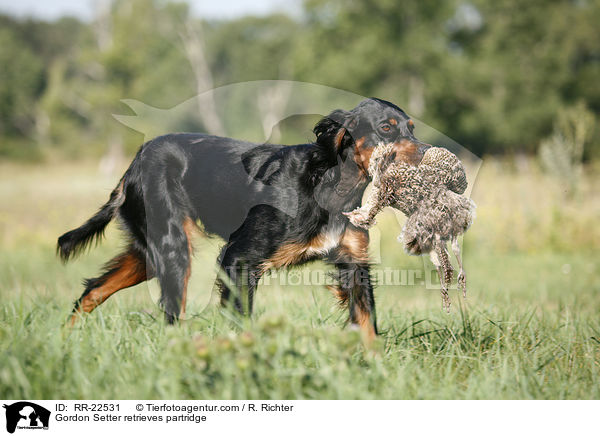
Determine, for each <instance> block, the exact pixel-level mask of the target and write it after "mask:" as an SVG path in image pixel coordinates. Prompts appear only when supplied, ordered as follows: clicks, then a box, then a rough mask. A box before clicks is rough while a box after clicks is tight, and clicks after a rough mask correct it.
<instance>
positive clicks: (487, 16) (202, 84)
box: [0, 0, 600, 159]
mask: <svg viewBox="0 0 600 436" xmlns="http://www.w3.org/2000/svg"><path fill="white" fill-rule="evenodd" d="M598 22H600V1H598V0H584V1H568V0H534V1H531V2H520V1H517V0H502V1H497V2H489V1H482V0H472V1H469V2H465V1H459V0H451V1H447V2H442V3H440V2H435V1H403V2H401V3H399V2H396V1H393V0H369V1H350V2H348V1H342V0H306V1H305V2H304V3H303V7H302V13H301V14H300V15H298V14H295V15H294V16H288V15H285V14H281V13H277V14H275V13H274V14H272V15H268V16H261V17H242V18H239V19H235V20H229V21H206V20H202V19H199V18H194V17H192V16H191V14H190V11H189V7H188V5H186V4H185V3H172V2H164V1H159V0H133V1H122V0H116V1H113V2H112V3H109V6H108V7H107V8H104V9H101V8H99V9H98V10H97V11H96V15H95V19H94V20H93V21H91V22H89V23H84V22H80V21H77V20H76V19H72V18H64V19H60V20H58V21H53V22H42V21H36V20H31V19H28V20H17V19H14V18H11V17H8V16H2V17H0V28H1V30H0V44H1V46H2V50H1V52H0V65H2V68H1V69H0V96H1V98H0V156H5V157H20V158H24V159H34V158H47V157H48V156H49V155H56V154H58V155H60V156H61V157H64V156H70V157H72V156H74V157H82V156H86V155H92V156H99V155H102V154H106V153H111V150H114V149H115V148H117V149H121V148H123V149H125V150H126V151H128V152H132V151H133V150H135V149H136V148H137V146H138V145H139V143H140V141H141V137H140V136H139V135H136V134H134V133H133V132H132V131H130V130H128V129H127V128H125V127H124V126H121V125H119V123H117V122H116V121H115V120H114V119H113V118H112V117H111V116H110V115H111V114H112V113H123V112H124V111H125V112H127V109H125V108H124V107H123V106H122V105H121V104H120V103H119V100H120V99H121V98H129V99H136V100H140V101H143V102H144V103H146V104H148V105H152V106H157V107H162V108H166V107H171V106H174V105H176V104H178V103H180V102H182V101H184V100H185V99H187V98H190V97H192V96H194V95H197V94H198V93H201V92H203V91H206V90H208V89H210V88H213V87H216V86H222V85H226V84H230V83H235V82H241V81H248V80H258V79H260V80H264V79H290V80H300V81H306V82H311V83H319V84H323V85H328V86H332V87H338V88H341V89H345V90H348V91H351V92H354V93H357V94H361V95H367V96H371V95H372V96H379V97H383V98H386V99H388V100H391V101H394V102H395V103H397V104H398V105H400V106H401V107H403V108H405V109H406V110H407V111H408V112H409V113H410V114H411V115H412V116H414V117H417V118H419V119H421V120H422V121H424V122H425V123H427V124H428V125H431V126H432V127H434V128H436V129H437V130H439V131H441V132H444V133H445V134H446V135H448V136H450V137H451V138H453V139H454V140H456V141H457V142H459V143H461V144H462V145H463V146H465V147H467V148H468V149H470V150H471V151H473V152H475V153H476V154H478V155H480V156H481V155H483V154H490V153H491V154H501V153H515V152H525V153H528V154H534V153H535V152H536V151H537V149H538V146H539V144H540V142H541V141H542V140H544V139H546V138H548V137H550V136H551V135H552V128H553V125H554V124H555V123H556V122H557V119H558V118H559V117H560V113H561V110H565V109H569V108H570V107H572V106H578V107H579V106H583V107H584V108H587V110H589V111H590V112H591V113H592V114H593V115H594V117H593V118H592V119H591V125H592V127H593V126H594V124H595V123H594V121H595V118H596V117H597V114H598V112H599V111H600V81H598V80H597V78H598V76H599V73H600V28H599V27H598V25H597V23H598ZM194 50H195V51H194ZM198 54H200V59H198ZM187 127H189V128H190V129H197V130H203V129H204V130H210V129H207V126H203V125H202V123H200V124H197V123H196V124H193V123H192V124H190V125H188V126H187ZM592 130H593V131H592V132H591V134H590V136H589V138H588V140H587V143H586V146H585V151H584V158H585V159H589V158H590V157H592V156H597V155H598V154H599V153H600V145H599V144H600V140H599V138H600V136H599V135H600V134H599V133H598V131H597V129H592Z"/></svg>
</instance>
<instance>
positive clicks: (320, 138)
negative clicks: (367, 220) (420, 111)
mask: <svg viewBox="0 0 600 436" xmlns="http://www.w3.org/2000/svg"><path fill="white" fill-rule="evenodd" d="M413 131H414V122H413V121H412V120H411V119H410V117H409V116H408V115H406V113H405V112H404V111H403V110H402V109H400V108H399V107H398V106H396V105H394V104H392V103H390V102H388V101H385V100H380V99H378V98H369V99H366V100H363V101H362V102H361V103H360V104H359V105H358V106H356V107H355V108H354V109H352V110H350V111H344V110H341V109H338V110H335V111H333V112H332V113H331V114H329V115H328V116H326V117H325V118H323V119H322V120H321V121H319V122H318V123H317V125H316V126H315V128H314V133H315V134H316V135H317V144H319V145H320V146H321V147H324V148H327V149H328V150H329V151H330V152H331V153H332V154H335V155H336V156H337V155H341V156H342V158H343V159H345V158H347V157H351V158H352V159H353V160H354V162H355V163H356V165H357V166H358V168H359V169H360V171H361V173H362V174H363V176H364V177H365V178H367V179H369V175H368V168H369V162H370V159H371V154H372V153H373V150H374V149H375V147H377V145H378V144H381V143H394V151H395V160H396V161H402V162H405V163H408V164H412V165H418V164H419V162H420V161H421V159H422V158H423V155H424V154H425V151H426V150H427V149H428V148H429V147H430V146H429V144H425V143H422V142H420V141H418V140H417V139H416V138H415V136H414V135H413Z"/></svg>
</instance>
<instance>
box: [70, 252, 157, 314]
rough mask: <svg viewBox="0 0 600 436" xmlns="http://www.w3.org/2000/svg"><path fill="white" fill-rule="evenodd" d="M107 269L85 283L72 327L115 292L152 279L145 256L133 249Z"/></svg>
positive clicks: (109, 263)
mask: <svg viewBox="0 0 600 436" xmlns="http://www.w3.org/2000/svg"><path fill="white" fill-rule="evenodd" d="M105 269H106V272H105V273H104V274H102V275H101V276H100V277H96V278H93V279H88V280H86V281H85V291H84V292H83V294H82V295H81V297H79V299H78V300H77V301H76V302H75V307H74V308H73V313H72V315H71V317H70V319H69V323H70V325H73V324H74V323H75V321H77V318H78V317H79V316H80V314H81V313H90V312H91V311H92V310H94V309H95V308H96V307H98V306H99V305H100V304H102V303H103V302H104V301H106V299H107V298H108V297H110V296H111V295H113V294H114V293H115V292H117V291H120V290H121V289H125V288H129V287H131V286H134V285H137V284H138V283H141V282H143V281H145V280H148V279H149V278H151V275H149V274H148V271H147V268H146V260H145V258H144V256H143V255H142V254H141V253H139V252H138V251H136V250H135V249H133V248H129V249H128V250H127V251H125V252H124V253H123V254H121V255H119V256H117V257H115V258H114V259H112V260H111V261H110V262H108V263H107V264H106V266H105Z"/></svg>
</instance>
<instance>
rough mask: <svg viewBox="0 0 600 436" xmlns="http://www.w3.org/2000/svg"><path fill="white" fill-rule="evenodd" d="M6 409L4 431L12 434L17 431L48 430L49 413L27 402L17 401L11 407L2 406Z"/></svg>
mask: <svg viewBox="0 0 600 436" xmlns="http://www.w3.org/2000/svg"><path fill="white" fill-rule="evenodd" d="M3 407H4V408H5V409H6V431H8V432H9V433H14V432H15V430H16V429H17V428H18V429H28V430H35V429H43V430H47V429H48V424H49V422H50V411H49V410H48V409H45V408H43V407H42V406H38V405H37V404H35V403H30V402H28V401H19V402H18V403H13V404H11V405H6V404H4V406H3Z"/></svg>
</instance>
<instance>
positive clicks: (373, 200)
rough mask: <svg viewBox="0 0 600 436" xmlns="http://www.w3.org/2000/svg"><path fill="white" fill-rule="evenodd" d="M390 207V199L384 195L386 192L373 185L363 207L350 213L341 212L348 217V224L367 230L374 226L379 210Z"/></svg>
mask: <svg viewBox="0 0 600 436" xmlns="http://www.w3.org/2000/svg"><path fill="white" fill-rule="evenodd" d="M389 205H390V198H389V196H388V195H386V191H385V190H384V189H381V187H380V186H378V185H373V189H371V192H370V193H369V196H368V197H367V201H366V202H365V205H364V206H363V207H358V208H356V209H354V210H353V211H352V212H343V213H344V215H346V216H347V217H348V219H349V220H350V222H351V223H352V224H353V225H355V226H356V227H361V228H363V229H368V228H369V227H371V226H372V225H374V224H376V221H375V216H377V214H378V213H379V212H381V210H382V209H383V208H384V207H386V206H389Z"/></svg>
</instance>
